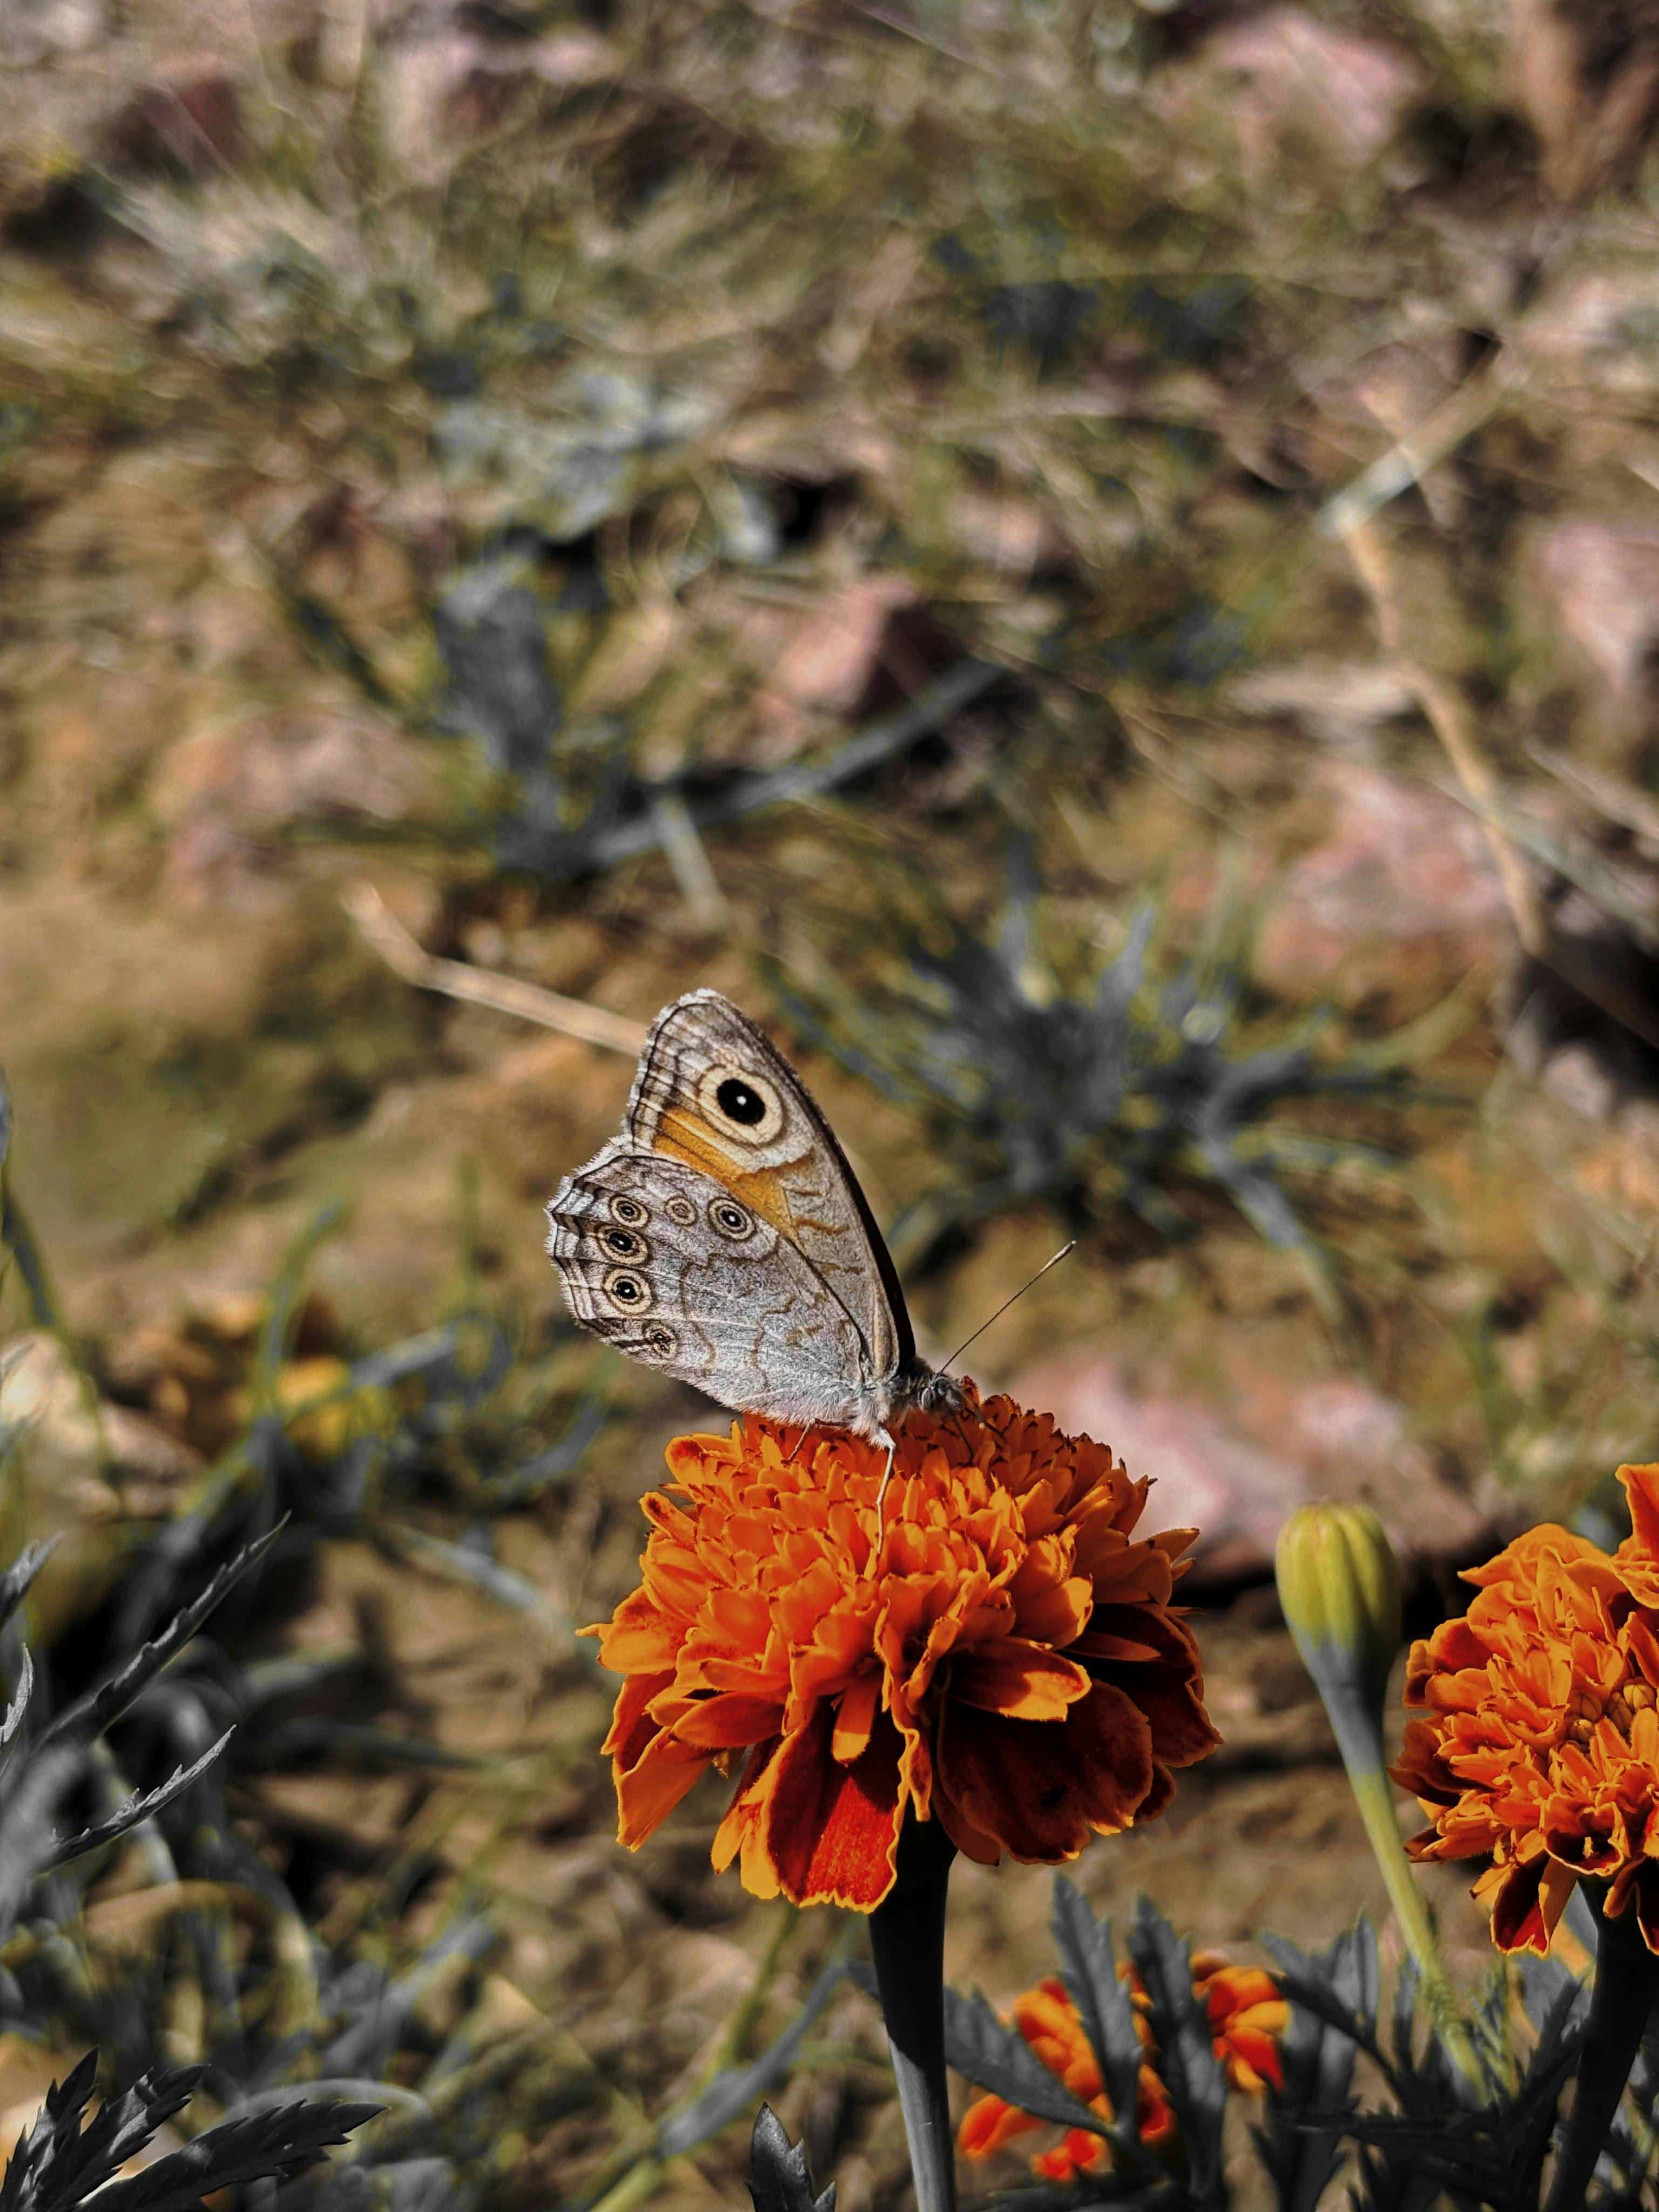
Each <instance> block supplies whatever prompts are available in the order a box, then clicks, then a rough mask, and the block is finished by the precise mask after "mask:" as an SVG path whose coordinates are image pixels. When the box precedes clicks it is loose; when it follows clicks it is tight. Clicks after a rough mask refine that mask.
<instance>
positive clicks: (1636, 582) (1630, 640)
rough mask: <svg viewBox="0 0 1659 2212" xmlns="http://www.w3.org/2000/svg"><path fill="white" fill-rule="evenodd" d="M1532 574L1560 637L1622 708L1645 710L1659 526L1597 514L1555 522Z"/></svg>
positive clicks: (1654, 632) (1656, 607)
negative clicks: (1631, 522)
mask: <svg viewBox="0 0 1659 2212" xmlns="http://www.w3.org/2000/svg"><path fill="white" fill-rule="evenodd" d="M1532 552H1533V558H1532V563H1531V566H1532V574H1533V577H1534V584H1535V588H1536V589H1537V591H1538V592H1539V594H1540V596H1541V599H1542V600H1543V603H1544V608H1545V611H1546V612H1547V615H1548V617H1550V618H1551V619H1552V620H1553V624H1554V627H1555V629H1556V630H1557V631H1558V633H1559V635H1560V636H1561V637H1562V638H1563V639H1564V640H1565V642H1566V644H1567V645H1568V646H1569V647H1571V649H1572V651H1573V652H1574V653H1575V654H1576V655H1577V657H1578V658H1579V659H1581V661H1582V662H1583V663H1584V664H1585V665H1587V666H1588V667H1589V670H1590V671H1592V673H1593V674H1594V675H1595V676H1596V677H1597V678H1600V680H1601V684H1602V685H1603V687H1604V688H1605V691H1606V695H1607V704H1608V705H1609V706H1610V707H1611V708H1613V710H1614V712H1615V713H1620V714H1633V713H1634V711H1635V710H1637V709H1638V708H1639V706H1640V703H1641V699H1642V695H1643V690H1644V679H1645V678H1646V675H1647V672H1648V667H1649V661H1650V654H1651V653H1652V649H1653V646H1654V643H1655V641H1656V639H1659V531H1656V530H1653V529H1650V528H1648V529H1644V528H1639V527H1638V526H1634V525H1632V524H1630V523H1626V522H1623V521H1618V520H1598V519H1596V518H1595V517H1593V516H1588V515H1575V516H1569V517H1567V518H1566V519H1565V520H1562V521H1559V522H1556V523H1553V524H1551V525H1550V526H1549V527H1548V528H1547V529H1546V530H1544V531H1542V532H1541V533H1540V534H1539V536H1538V537H1537V538H1536V539H1535V540H1534V544H1533V549H1532Z"/></svg>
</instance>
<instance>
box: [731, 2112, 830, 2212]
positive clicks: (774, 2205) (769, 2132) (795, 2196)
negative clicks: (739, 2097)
mask: <svg viewBox="0 0 1659 2212" xmlns="http://www.w3.org/2000/svg"><path fill="white" fill-rule="evenodd" d="M749 2194H750V2197H753V2198H754V2200H755V2212H836V2185H835V2183H834V2182H833V2181H832V2182H831V2183H830V2185H829V2187H828V2189H826V2190H825V2191H824V2192H823V2195H822V2196H821V2197H814V2196H813V2194H812V2177H811V2173H810V2172H809V2171H808V2169H807V2164H806V2146H805V2143H792V2142H790V2140H789V2138H788V2136H787V2135H786V2134H785V2133H784V2130H783V2123H782V2121H781V2120H780V2119H779V2118H778V2116H777V2114H776V2113H775V2112H774V2111H773V2110H772V2107H771V2106H769V2105H763V2106H761V2108H760V2111H759V2112H757V2114H756V2115H755V2132H754V2134H753V2135H752V2136H750V2142H749Z"/></svg>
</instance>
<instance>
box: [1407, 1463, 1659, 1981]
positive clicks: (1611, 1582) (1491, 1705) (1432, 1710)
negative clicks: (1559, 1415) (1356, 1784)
mask: <svg viewBox="0 0 1659 2212" xmlns="http://www.w3.org/2000/svg"><path fill="white" fill-rule="evenodd" d="M1619 1480H1620V1482H1622V1483H1623V1484H1624V1486H1625V1491H1626V1496H1627V1497H1628V1498H1629V1500H1630V1509H1631V1519H1632V1534H1631V1535H1630V1536H1629V1537H1628V1538H1627V1539H1626V1541H1625V1542H1624V1543H1623V1544H1621V1545H1620V1547H1619V1550H1618V1551H1617V1552H1616V1553H1614V1554H1613V1557H1612V1558H1611V1559H1609V1558H1608V1557H1607V1553H1605V1552H1602V1551H1600V1550H1598V1549H1597V1547H1595V1545H1594V1544H1590V1543H1587V1542H1586V1541H1584V1539H1583V1537H1582V1536H1575V1535H1573V1534H1571V1533H1570V1532H1569V1531H1568V1530H1567V1529H1565V1528H1557V1527H1555V1526H1554V1525H1553V1524H1546V1525H1545V1526H1544V1527H1542V1528H1530V1529H1528V1531H1527V1533H1526V1534H1525V1535H1523V1536H1519V1537H1517V1538H1516V1541H1515V1542H1514V1543H1512V1544H1510V1546H1509V1547H1507V1548H1506V1549H1505V1550H1504V1551H1502V1552H1500V1553H1498V1557H1497V1558H1496V1559H1492V1560H1489V1561H1488V1563H1487V1564H1486V1565H1485V1566H1484V1567H1477V1568H1474V1569H1473V1570H1471V1571H1469V1572H1468V1574H1466V1575H1465V1576H1464V1577H1463V1579H1464V1581H1465V1582H1468V1583H1474V1585H1475V1586H1476V1588H1477V1589H1479V1591H1480V1595H1479V1596H1478V1597H1477V1598H1476V1599H1475V1600H1474V1602H1473V1604H1472V1605H1471V1606H1470V1607H1469V1609H1468V1613H1467V1614H1465V1616H1464V1617H1463V1618H1462V1620H1449V1621H1445V1622H1443V1623H1442V1625H1441V1626H1440V1627H1438V1628H1437V1630H1436V1631H1435V1632H1434V1634H1433V1635H1432V1636H1431V1638H1428V1639H1427V1641H1426V1642H1421V1641H1419V1643H1416V1644H1413V1646H1412V1651H1411V1658H1410V1662H1409V1665H1408V1667H1407V1677H1406V1702H1407V1705H1413V1706H1417V1707H1419V1708H1421V1709H1422V1710H1424V1711H1426V1712H1427V1713H1428V1714H1429V1715H1430V1717H1429V1718H1428V1719H1427V1720H1417V1721H1412V1722H1411V1723H1408V1724H1407V1729H1406V1740H1405V1743H1404V1745H1403V1747H1402V1748H1401V1757H1400V1760H1399V1763H1398V1765H1395V1767H1394V1768H1393V1770H1392V1772H1393V1777H1394V1779H1395V1781H1396V1782H1398V1783H1400V1784H1401V1785H1402V1786H1403V1787H1404V1788H1406V1789H1408V1790H1412V1791H1413V1792H1414V1793H1415V1795H1416V1796H1417V1797H1418V1799H1419V1802H1421V1804H1422V1807H1423V1809H1424V1811H1425V1813H1426V1814H1428V1815H1429V1819H1430V1823H1431V1825H1430V1826H1429V1827H1428V1828H1426V1829H1425V1831H1424V1832H1423V1833H1422V1834H1421V1835H1420V1836H1418V1837H1416V1838H1413V1841H1412V1843H1411V1844H1410V1845H1409V1849H1410V1850H1411V1853H1412V1856H1413V1857H1414V1858H1419V1859H1462V1858H1476V1857H1487V1856H1490V1857H1491V1860H1492V1864H1491V1866H1490V1867H1489V1868H1488V1869H1487V1870H1486V1873H1485V1874H1483V1875H1481V1877H1480V1881H1478V1882H1476V1884H1475V1886H1474V1893H1475V1895H1476V1896H1477V1897H1484V1898H1486V1899H1490V1901H1491V1907H1492V1941H1493V1942H1495V1943H1496V1944H1497V1945H1498V1948H1499V1949H1500V1950H1504V1951H1521V1950H1533V1951H1540V1952H1542V1951H1547V1950H1548V1948H1549V1946H1550V1939H1551V1937H1552V1936H1553V1934H1554V1932H1555V1927H1556V1923H1557V1922H1558V1921H1559V1919H1560V1917H1561V1915H1562V1912H1563V1911H1565V1907H1566V1903H1567V1899H1568V1898H1569V1897H1570V1896H1571V1894H1572V1888H1573V1884H1574V1883H1575V1882H1576V1881H1578V1879H1579V1878H1580V1876H1581V1875H1598V1876H1602V1877H1605V1878H1607V1879H1608V1880H1609V1881H1610V1882H1611V1884H1612V1887H1611V1888H1610V1890H1609V1891H1608V1893H1607V1901H1606V1905H1605V1910H1606V1911H1607V1912H1609V1913H1611V1914H1613V1915H1614V1916H1617V1915H1619V1914H1620V1913H1622V1912H1623V1911H1625V1910H1626V1907H1627V1906H1628V1905H1631V1904H1632V1902H1633V1903H1634V1905H1635V1909H1636V1915H1637V1920H1638V1925H1639V1926H1640V1928H1641V1930H1642V1934H1643V1936H1644V1939H1645V1940H1646V1942H1647V1945H1648V1948H1649V1949H1650V1950H1652V1951H1659V1819H1656V1817H1655V1814H1656V1811H1659V1710H1656V1706H1659V1465H1655V1466H1650V1467H1621V1468H1620V1469H1619Z"/></svg>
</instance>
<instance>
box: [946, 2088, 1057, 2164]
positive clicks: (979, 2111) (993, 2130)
mask: <svg viewBox="0 0 1659 2212" xmlns="http://www.w3.org/2000/svg"><path fill="white" fill-rule="evenodd" d="M1041 2126H1042V2121H1041V2120H1038V2119H1036V2118H1033V2117H1032V2115H1031V2114H1030V2112H1021V2111H1020V2109H1019V2107H1018V2105H1011V2104H1010V2103H1009V2102H1008V2100H1007V2099H1006V2097H996V2096H985V2097H976V2098H975V2100H974V2101H973V2103H972V2104H971V2105H969V2107H968V2109H967V2111H966V2112H964V2113H963V2116H962V2125H961V2126H960V2127H959V2128H958V2129H957V2149H958V2150H959V2151H960V2152H961V2153H962V2154H963V2157H964V2158H989V2157H991V2156H992V2155H993V2154H994V2153H995V2152H997V2151H1000V2149H1001V2148H1002V2147H1003V2145H1004V2144H1005V2143H1008V2142H1013V2141H1014V2139H1015V2137H1016V2136H1027V2135H1030V2132H1031V2130H1032V2129H1033V2128H1037V2127H1041Z"/></svg>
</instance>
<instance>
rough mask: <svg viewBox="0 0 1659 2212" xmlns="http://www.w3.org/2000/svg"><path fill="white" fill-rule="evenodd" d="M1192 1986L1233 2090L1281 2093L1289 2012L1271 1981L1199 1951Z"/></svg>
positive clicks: (1261, 1971)
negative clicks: (1281, 2048) (1282, 2053)
mask: <svg viewBox="0 0 1659 2212" xmlns="http://www.w3.org/2000/svg"><path fill="white" fill-rule="evenodd" d="M1193 1987H1194V1990H1196V1991H1197V1992H1198V1994H1199V1996H1201V1997H1202V1998H1203V2000H1204V2002H1205V2006H1206V2010H1207V2011H1208V2013H1209V2016H1210V2040H1211V2043H1212V2045H1213V2047H1214V2051H1215V2055H1216V2057H1218V2059H1219V2060H1220V2061H1221V2063H1222V2064H1223V2065H1224V2066H1225V2068H1226V2069H1227V2079H1228V2081H1231V2084H1232V2086H1233V2087H1234V2088H1235V2089H1243V2090H1244V2091H1245V2092H1246V2093H1247V2094H1249V2095H1250V2096H1252V2097H1259V2096H1261V2094H1262V2093H1264V2092H1265V2091H1266V2090H1267V2089H1268V2088H1269V2087H1272V2088H1274V2089H1282V2088H1283V2087H1284V2086H1285V2069H1284V2066H1283V2064H1282V2063H1281V2061H1280V2058H1279V2038H1280V2036H1282V2035H1283V2034H1284V2033H1285V2028H1286V2027H1287V2026H1288V2025H1289V2022H1290V2017H1291V2008H1290V2007H1289V2005H1288V2004H1286V2003H1285V2000H1284V1998H1283V1997H1282V1996H1280V1995H1279V1984H1278V1983H1277V1982H1276V1981H1274V1979H1273V1976H1272V1975H1271V1974H1270V1973H1268V1972H1267V1970H1266V1968H1265V1967H1262V1966H1230V1965H1229V1964H1228V1962H1227V1960H1226V1959H1225V1957H1224V1956H1223V1954H1221V1953H1220V1952H1219V1951H1200V1952H1198V1953H1197V1954H1195V1956H1194V1960H1193Z"/></svg>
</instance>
